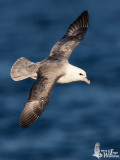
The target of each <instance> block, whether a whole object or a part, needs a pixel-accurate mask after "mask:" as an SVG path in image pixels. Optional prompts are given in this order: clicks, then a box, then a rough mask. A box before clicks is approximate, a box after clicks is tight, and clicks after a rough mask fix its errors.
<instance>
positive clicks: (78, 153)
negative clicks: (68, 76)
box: [0, 0, 120, 160]
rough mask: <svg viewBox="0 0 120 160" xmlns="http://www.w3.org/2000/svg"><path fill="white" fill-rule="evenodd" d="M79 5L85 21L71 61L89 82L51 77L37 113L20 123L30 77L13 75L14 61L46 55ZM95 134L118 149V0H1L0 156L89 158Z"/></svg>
mask: <svg viewBox="0 0 120 160" xmlns="http://www.w3.org/2000/svg"><path fill="white" fill-rule="evenodd" d="M85 9H87V10H88V12H89V15H90V25H89V28H88V31H87V34H86V36H85V38H84V41H82V42H81V44H80V45H79V46H78V47H77V48H76V49H75V50H74V52H73V54H72V56H71V58H70V63H72V64H73V65H76V66H78V67H80V68H82V69H84V70H85V71H86V72H87V75H88V78H89V79H90V80H91V85H88V84H86V83H85V82H75V83H70V84H64V85H60V84H57V85H55V87H54V89H53V90H52V94H51V98H50V102H49V105H48V106H47V107H46V109H45V111H44V112H43V114H42V115H41V117H40V118H39V120H38V121H37V122H36V123H35V124H34V125H32V126H31V127H29V128H27V129H24V130H22V129H21V128H20V127H19V117H20V114H21V111H22V109H23V108H24V106H25V103H26V101H27V97H28V94H29V90H30V88H31V86H32V84H33V82H34V80H32V79H26V80H24V81H19V82H14V81H12V79H11V78H10V69H11V67H12V65H13V63H14V62H15V61H16V60H17V59H18V58H20V57H26V58H28V59H30V60H31V61H33V62H38V61H41V60H43V59H44V58H46V57H47V56H48V55H49V52H50V49H51V48H52V46H53V45H54V43H55V42H56V41H58V40H59V39H60V38H61V37H62V36H63V35H64V33H65V32H66V30H67V28H68V26H69V24H71V23H72V22H73V21H74V20H75V19H76V18H77V17H78V16H79V15H80V14H81V12H82V11H83V10H85ZM96 142H100V143H101V149H105V148H106V149H109V148H116V150H115V151H118V152H119V153H120V147H118V146H119V144H120V1H119V0H114V1H113V0H99V1H98V0H70V1H69V0H44V1H42V0H20V1H16V0H1V1H0V160H33V159H34V160H40V159H41V160H83V159H84V160H88V159H89V160H92V159H96V158H95V157H93V156H92V154H93V152H94V145H95V143H96ZM118 148H119V149H118Z"/></svg>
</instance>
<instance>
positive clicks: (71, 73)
mask: <svg viewBox="0 0 120 160" xmlns="http://www.w3.org/2000/svg"><path fill="white" fill-rule="evenodd" d="M75 81H85V82H86V83H88V84H90V81H89V80H88V79H87V75H86V72H85V71H84V70H82V69H81V68H78V67H75V66H73V65H71V64H67V65H66V70H65V75H64V76H63V77H61V78H59V79H58V81H57V83H70V82H75Z"/></svg>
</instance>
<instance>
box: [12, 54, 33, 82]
mask: <svg viewBox="0 0 120 160" xmlns="http://www.w3.org/2000/svg"><path fill="white" fill-rule="evenodd" d="M33 65H35V63H33V62H31V61H29V60H28V59H26V58H24V57H22V58H20V59H18V60H17V61H16V62H15V63H14V64H13V66H12V69H11V78H12V79H13V80H14V81H20V80H23V79H26V78H28V77H32V74H33V73H32V72H33V70H32V71H31V68H32V66H33ZM34 74H35V72H34Z"/></svg>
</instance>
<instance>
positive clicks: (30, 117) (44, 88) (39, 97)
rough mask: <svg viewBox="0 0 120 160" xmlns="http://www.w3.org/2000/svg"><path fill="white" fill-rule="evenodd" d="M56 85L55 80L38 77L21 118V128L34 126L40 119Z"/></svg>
mask: <svg viewBox="0 0 120 160" xmlns="http://www.w3.org/2000/svg"><path fill="white" fill-rule="evenodd" d="M54 83H55V79H54V78H53V79H50V78H46V77H44V76H40V77H38V79H37V80H36V81H35V83H34V84H33V86H32V88H31V91H30V94H29V98H28V102H27V104H26V106H25V108H24V110H23V111H22V114H21V117H20V126H21V128H26V127H28V126H30V125H32V124H33V123H34V122H35V121H36V120H37V119H38V118H39V116H40V115H41V113H42V112H43V111H44V109H45V106H46V105H47V103H48V101H49V96H50V92H51V89H52V87H53V85H54Z"/></svg>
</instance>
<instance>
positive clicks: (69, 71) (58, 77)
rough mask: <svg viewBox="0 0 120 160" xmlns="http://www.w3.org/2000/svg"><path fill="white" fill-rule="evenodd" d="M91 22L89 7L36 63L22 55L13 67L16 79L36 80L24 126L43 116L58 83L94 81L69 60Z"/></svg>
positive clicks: (24, 112)
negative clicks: (46, 54)
mask: <svg viewBox="0 0 120 160" xmlns="http://www.w3.org/2000/svg"><path fill="white" fill-rule="evenodd" d="M88 23H89V16H88V11H87V10H85V11H83V12H82V14H81V15H80V16H79V17H78V18H77V19H76V20H75V21H74V22H73V23H72V24H71V25H70V26H69V28H68V30H67V32H66V34H65V35H64V36H63V37H62V38H61V39H60V41H58V42H57V43H56V44H55V45H54V47H53V48H52V50H51V52H50V55H49V56H48V57H47V58H46V59H44V60H43V61H41V62H37V63H33V62H31V61H29V60H28V59H26V58H24V57H22V58H20V59H18V60H17V61H16V62H15V63H14V65H13V67H12V69H11V77H12V79H13V80H14V81H20V80H23V79H26V78H32V79H35V80H36V81H35V82H34V84H33V86H32V88H31V90H30V94H29V97H28V100H27V104H26V106H25V108H24V110H23V111H22V113H21V116H20V127H21V128H26V127H28V126H30V125H32V124H33V123H34V122H35V121H36V120H37V119H38V118H39V116H40V115H41V113H42V112H43V111H44V109H45V106H46V105H47V104H48V101H49V97H50V93H51V90H52V88H53V86H54V85H55V83H70V82H75V81H85V82H87V83H88V84H90V81H89V80H88V79H87V75H86V72H85V71H84V70H82V69H81V68H78V67H75V66H73V65H71V64H70V63H69V61H68V60H69V57H70V55H71V53H72V51H73V49H74V48H75V47H76V46H77V45H78V44H79V43H80V42H81V41H82V40H83V38H84V36H85V34H86V31H87V28H88Z"/></svg>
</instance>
